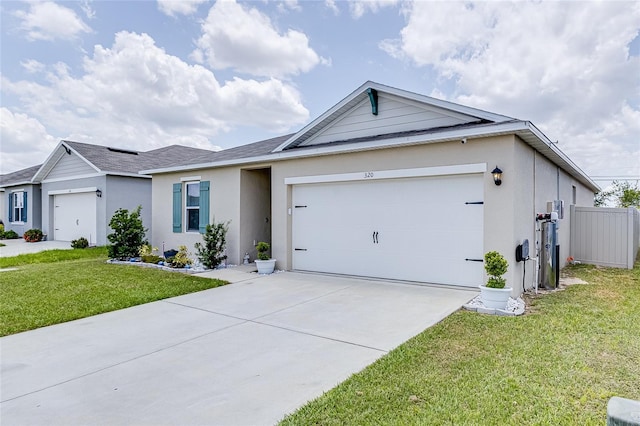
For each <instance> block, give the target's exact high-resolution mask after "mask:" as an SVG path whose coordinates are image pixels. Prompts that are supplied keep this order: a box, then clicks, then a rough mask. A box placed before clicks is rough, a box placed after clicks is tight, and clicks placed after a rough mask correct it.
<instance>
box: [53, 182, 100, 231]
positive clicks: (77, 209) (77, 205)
mask: <svg viewBox="0 0 640 426" xmlns="http://www.w3.org/2000/svg"><path fill="white" fill-rule="evenodd" d="M53 201H54V235H53V237H54V238H55V239H56V240H59V241H72V240H75V239H78V238H80V237H84V238H86V239H87V240H89V242H91V243H95V242H96V195H95V193H93V192H81V193H72V194H60V195H55V196H54V200H53Z"/></svg>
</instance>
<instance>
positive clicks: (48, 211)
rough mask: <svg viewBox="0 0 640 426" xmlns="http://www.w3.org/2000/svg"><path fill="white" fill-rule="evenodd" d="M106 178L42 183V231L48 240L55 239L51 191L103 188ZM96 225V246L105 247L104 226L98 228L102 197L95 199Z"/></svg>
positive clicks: (103, 209) (102, 204) (102, 211)
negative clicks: (47, 236)
mask: <svg viewBox="0 0 640 426" xmlns="http://www.w3.org/2000/svg"><path fill="white" fill-rule="evenodd" d="M106 179H107V177H106V176H94V177H89V178H83V179H70V180H61V181H56V182H43V183H42V231H43V232H44V233H45V234H48V235H49V236H50V237H49V238H50V239H53V238H55V230H54V229H53V225H54V211H55V205H54V195H51V194H50V192H51V191H66V190H76V189H81V188H90V187H96V188H104V187H105V182H106ZM96 198H97V197H96ZM96 202H97V204H96V215H97V219H96V224H97V229H96V232H97V235H96V245H99V246H100V245H105V243H106V242H105V241H106V237H105V234H104V225H103V228H102V229H101V228H100V220H99V219H100V217H104V211H105V198H104V195H103V196H102V198H97V200H96Z"/></svg>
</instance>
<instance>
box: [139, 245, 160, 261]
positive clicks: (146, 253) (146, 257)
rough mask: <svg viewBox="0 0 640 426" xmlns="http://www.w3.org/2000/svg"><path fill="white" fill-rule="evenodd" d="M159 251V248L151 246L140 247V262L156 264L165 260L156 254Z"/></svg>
mask: <svg viewBox="0 0 640 426" xmlns="http://www.w3.org/2000/svg"><path fill="white" fill-rule="evenodd" d="M157 251H158V247H151V246H150V245H149V244H144V245H143V246H142V247H140V253H139V254H140V260H142V261H143V262H144V263H153V264H156V263H158V262H160V261H161V260H163V259H162V258H161V257H160V256H158V255H157V254H155V252H157Z"/></svg>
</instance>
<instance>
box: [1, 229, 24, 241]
mask: <svg viewBox="0 0 640 426" xmlns="http://www.w3.org/2000/svg"><path fill="white" fill-rule="evenodd" d="M2 238H3V239H5V240H17V239H18V238H20V235H18V233H17V232H16V231H14V230H13V229H10V230H8V231H7V232H5V233H4V234H3V235H2Z"/></svg>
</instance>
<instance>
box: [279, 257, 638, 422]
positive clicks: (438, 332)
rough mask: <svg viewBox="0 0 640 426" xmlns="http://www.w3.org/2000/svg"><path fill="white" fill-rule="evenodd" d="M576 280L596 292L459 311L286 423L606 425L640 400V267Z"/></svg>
mask: <svg viewBox="0 0 640 426" xmlns="http://www.w3.org/2000/svg"><path fill="white" fill-rule="evenodd" d="M566 272H567V273H569V274H571V275H574V276H577V277H580V278H582V279H583V280H585V281H588V282H589V283H590V284H588V285H573V286H571V287H569V288H567V289H566V290H564V291H558V292H555V293H553V294H548V295H544V296H539V297H536V298H535V299H534V300H532V301H531V302H530V310H529V312H528V313H527V314H526V315H524V316H521V317H512V318H506V317H497V316H488V315H480V314H476V313H472V312H467V311H459V312H456V313H455V314H453V315H451V316H450V317H448V318H446V319H445V320H444V321H442V322H441V323H440V324H438V325H436V326H435V327H432V328H430V329H428V330H426V331H425V332H423V333H422V334H420V335H418V336H416V337H415V338H413V339H411V340H410V341H409V342H407V343H406V344H404V345H402V346H400V347H399V348H397V349H395V350H394V351H392V352H390V353H389V354H388V355H387V356H385V357H384V358H382V359H380V360H379V361H378V362H376V363H374V364H373V365H371V366H370V367H368V368H366V369H364V370H363V371H362V372H360V373H358V374H355V375H354V376H352V377H351V378H349V379H348V380H346V381H345V382H343V383H342V384H340V385H339V386H337V387H336V388H334V389H333V390H331V391H329V392H327V393H325V394H324V395H323V396H321V397H319V398H318V399H316V400H314V401H312V402H310V403H309V404H307V405H306V406H304V407H302V408H301V409H300V410H298V411H297V412H296V413H294V414H293V415H291V416H289V417H287V418H285V419H284V421H283V422H282V424H284V425H302V424H304V425H346V424H357V425H382V424H395V425H414V424H420V425H432V424H433V425H436V424H452V425H480V424H481V425H505V424H512V425H523V424H525V425H532V424H536V425H574V424H576V425H602V424H605V423H606V421H605V419H606V405H607V402H608V400H609V398H610V397H612V396H622V397H625V398H630V399H640V263H636V267H635V269H633V270H632V271H628V270H622V269H605V268H595V267H593V266H587V265H579V266H575V267H571V268H568V269H567V270H566Z"/></svg>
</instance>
